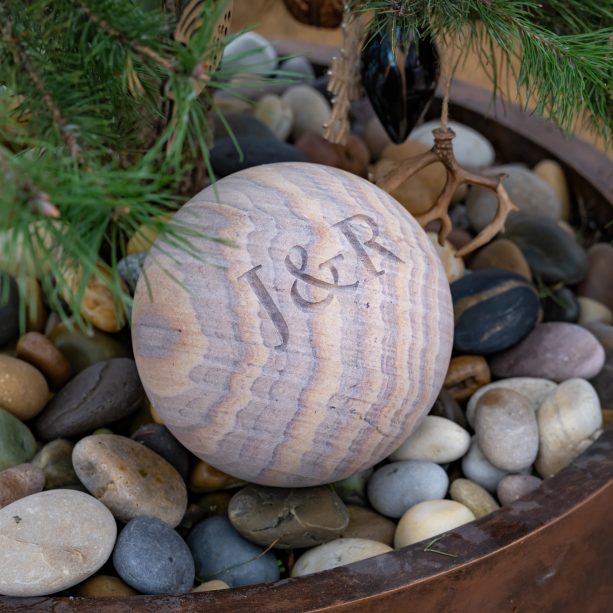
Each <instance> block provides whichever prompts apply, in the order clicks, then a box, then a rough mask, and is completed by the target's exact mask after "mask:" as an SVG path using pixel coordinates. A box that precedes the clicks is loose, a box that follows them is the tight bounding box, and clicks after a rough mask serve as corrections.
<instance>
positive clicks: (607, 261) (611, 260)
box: [577, 243, 613, 310]
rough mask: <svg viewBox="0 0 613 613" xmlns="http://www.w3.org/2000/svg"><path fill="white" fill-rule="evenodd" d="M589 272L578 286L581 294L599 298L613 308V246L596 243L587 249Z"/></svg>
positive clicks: (599, 300) (594, 298) (595, 298)
mask: <svg viewBox="0 0 613 613" xmlns="http://www.w3.org/2000/svg"><path fill="white" fill-rule="evenodd" d="M587 259H588V272H587V275H586V277H585V279H584V280H583V282H582V283H581V284H580V285H579V286H578V287H577V294H579V296H586V297H587V298H592V299H593V300H598V302H602V304H604V305H606V306H607V307H609V309H611V310H613V246H612V245H610V244H609V243H596V244H594V245H592V246H591V247H590V248H589V249H588V251H587Z"/></svg>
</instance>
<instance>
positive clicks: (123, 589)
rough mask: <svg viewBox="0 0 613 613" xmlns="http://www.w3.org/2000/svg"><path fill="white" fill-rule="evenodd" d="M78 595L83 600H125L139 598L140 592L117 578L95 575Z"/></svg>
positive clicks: (82, 585) (78, 591)
mask: <svg viewBox="0 0 613 613" xmlns="http://www.w3.org/2000/svg"><path fill="white" fill-rule="evenodd" d="M76 595H77V596H80V597H81V598H124V597H126V596H137V595H138V592H137V591H136V590H133V589H132V588H131V587H130V586H129V585H127V584H126V583H124V582H123V581H122V580H121V579H118V578H117V577H112V576H111V575H95V576H94V577H90V578H89V579H88V580H87V581H85V582H84V583H82V584H81V585H80V586H79V587H78V588H77V591H76Z"/></svg>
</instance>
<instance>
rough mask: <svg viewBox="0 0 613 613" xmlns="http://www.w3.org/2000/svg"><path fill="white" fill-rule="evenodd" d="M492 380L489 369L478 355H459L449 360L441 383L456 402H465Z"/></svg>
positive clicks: (483, 359)
mask: <svg viewBox="0 0 613 613" xmlns="http://www.w3.org/2000/svg"><path fill="white" fill-rule="evenodd" d="M491 380H492V376H491V374H490V367H489V366H488V365H487V362H486V360H485V358H483V357H481V356H480V355H459V356H456V357H455V358H451V361H450V362H449V368H448V369H447V374H446V375H445V381H444V383H443V386H444V388H445V389H446V390H447V392H448V393H449V394H450V395H451V397H452V398H455V399H456V400H467V399H468V398H470V397H471V396H472V395H473V394H474V393H475V392H476V391H477V390H478V389H479V388H480V387H483V386H484V385H487V384H488V383H489V382H490V381H491Z"/></svg>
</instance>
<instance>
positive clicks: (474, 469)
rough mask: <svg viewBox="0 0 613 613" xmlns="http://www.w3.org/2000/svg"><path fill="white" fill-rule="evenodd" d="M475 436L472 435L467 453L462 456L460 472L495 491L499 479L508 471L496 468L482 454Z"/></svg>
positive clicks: (487, 488)
mask: <svg viewBox="0 0 613 613" xmlns="http://www.w3.org/2000/svg"><path fill="white" fill-rule="evenodd" d="M476 439H477V437H476V436H473V438H472V441H471V445H470V449H469V450H468V453H467V454H466V455H465V456H464V457H463V458H462V472H463V473H464V476H465V477H466V478H467V479H470V480H471V481H474V482H475V483H478V484H479V485H481V486H482V487H484V488H485V489H486V490H488V491H489V492H495V491H496V488H497V487H498V483H499V482H500V480H501V479H502V478H503V477H504V476H505V475H507V474H508V473H507V472H506V471H504V470H500V469H499V468H496V467H495V466H494V465H493V464H492V463H491V462H490V461H489V460H488V459H487V458H486V457H485V456H484V455H483V452H482V451H481V449H480V448H479V444H478V443H477V440H476Z"/></svg>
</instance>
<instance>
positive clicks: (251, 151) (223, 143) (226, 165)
mask: <svg viewBox="0 0 613 613" xmlns="http://www.w3.org/2000/svg"><path fill="white" fill-rule="evenodd" d="M236 142H237V143H238V146H239V148H240V150H239V149H237V148H236V145H235V143H234V141H233V140H232V139H231V138H229V137H225V138H220V139H219V140H217V141H216V142H215V145H214V146H213V148H212V149H211V166H212V167H213V172H214V173H215V176H216V177H218V178H221V177H226V176H228V175H231V174H234V173H235V172H238V171H239V170H244V169H245V168H252V167H253V166H260V165H261V164H273V163H276V162H306V157H305V156H304V154H303V153H302V152H301V151H298V149H296V147H294V146H293V145H289V144H288V143H284V142H282V141H280V140H278V139H277V138H275V137H274V136H273V137H272V138H269V139H263V138H256V137H254V136H238V137H236Z"/></svg>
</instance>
